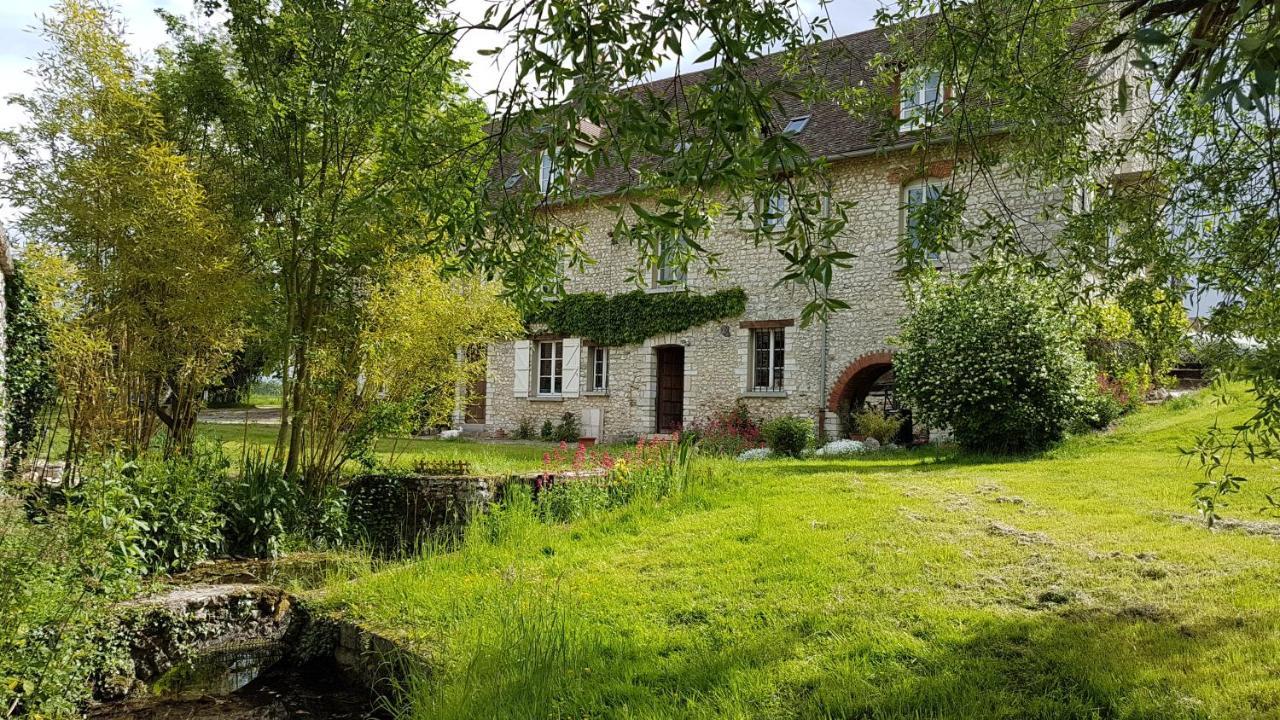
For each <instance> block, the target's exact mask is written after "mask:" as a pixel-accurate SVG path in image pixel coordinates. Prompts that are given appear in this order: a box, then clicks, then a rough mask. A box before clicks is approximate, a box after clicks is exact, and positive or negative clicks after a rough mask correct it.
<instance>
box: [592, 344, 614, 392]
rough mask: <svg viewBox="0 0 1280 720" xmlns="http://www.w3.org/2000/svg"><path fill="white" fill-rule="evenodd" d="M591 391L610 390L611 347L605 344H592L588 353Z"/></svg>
mask: <svg viewBox="0 0 1280 720" xmlns="http://www.w3.org/2000/svg"><path fill="white" fill-rule="evenodd" d="M587 368H588V372H589V375H588V378H589V380H588V382H587V387H588V391H589V392H593V393H607V392H609V348H607V347H605V346H603V345H592V346H591V349H590V350H589V351H588V353H587Z"/></svg>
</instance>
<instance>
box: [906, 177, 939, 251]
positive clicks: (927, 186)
mask: <svg viewBox="0 0 1280 720" xmlns="http://www.w3.org/2000/svg"><path fill="white" fill-rule="evenodd" d="M945 187H946V184H945V183H943V182H942V181H941V180H932V179H924V180H916V181H915V182H911V183H908V184H907V185H905V186H904V187H903V188H902V231H903V232H904V233H905V234H906V236H907V239H908V240H909V241H910V242H911V247H913V248H918V247H920V222H921V217H922V215H923V213H924V212H925V207H926V206H927V205H928V204H929V203H931V202H934V201H935V200H937V199H938V198H940V197H942V191H943V189H944V188H945ZM929 258H930V259H931V260H937V259H938V253H936V252H930V253H929Z"/></svg>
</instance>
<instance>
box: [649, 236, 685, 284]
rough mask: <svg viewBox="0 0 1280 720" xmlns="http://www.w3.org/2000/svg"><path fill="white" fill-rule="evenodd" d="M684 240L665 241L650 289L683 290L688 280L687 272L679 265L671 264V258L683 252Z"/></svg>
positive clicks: (659, 252) (659, 253) (659, 249)
mask: <svg viewBox="0 0 1280 720" xmlns="http://www.w3.org/2000/svg"><path fill="white" fill-rule="evenodd" d="M683 245H684V238H678V239H674V240H663V241H662V243H661V244H660V246H659V248H658V258H657V261H656V263H655V264H654V268H653V276H652V277H651V278H650V287H652V288H654V289H656V290H674V289H678V288H682V287H684V285H685V281H686V280H687V278H686V277H685V271H684V269H683V268H681V267H680V266H679V265H678V264H676V263H672V262H671V256H672V255H675V254H678V253H680V252H681V251H682V250H683V247H682V246H683Z"/></svg>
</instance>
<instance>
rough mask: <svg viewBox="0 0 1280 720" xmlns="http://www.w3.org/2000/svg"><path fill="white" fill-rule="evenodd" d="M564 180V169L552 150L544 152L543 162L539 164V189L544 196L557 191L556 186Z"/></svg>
mask: <svg viewBox="0 0 1280 720" xmlns="http://www.w3.org/2000/svg"><path fill="white" fill-rule="evenodd" d="M563 178H564V168H563V167H561V165H560V163H559V162H557V161H556V158H555V156H554V155H552V154H551V151H550V150H543V151H542V160H541V161H540V162H539V163H538V189H539V190H541V191H542V194H543V195H546V194H548V193H550V192H551V191H553V190H555V188H556V185H558V184H559V183H560V181H561V180H562V179H563Z"/></svg>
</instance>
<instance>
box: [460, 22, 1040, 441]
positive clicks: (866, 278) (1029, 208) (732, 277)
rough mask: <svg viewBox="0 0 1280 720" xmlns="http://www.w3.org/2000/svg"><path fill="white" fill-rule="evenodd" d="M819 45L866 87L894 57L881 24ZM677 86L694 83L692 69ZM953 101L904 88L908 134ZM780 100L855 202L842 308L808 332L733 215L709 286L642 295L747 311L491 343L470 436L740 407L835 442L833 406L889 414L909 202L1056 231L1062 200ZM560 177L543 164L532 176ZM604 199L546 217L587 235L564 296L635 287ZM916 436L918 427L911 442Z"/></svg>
mask: <svg viewBox="0 0 1280 720" xmlns="http://www.w3.org/2000/svg"><path fill="white" fill-rule="evenodd" d="M823 46H829V48H831V49H839V50H842V51H844V52H841V53H836V54H833V55H832V56H833V57H837V56H838V57H839V58H840V59H838V60H832V63H833V64H836V63H839V67H833V68H830V70H831V71H832V72H831V73H830V77H838V78H842V80H841V81H842V82H847V83H850V84H851V85H858V84H862V83H870V82H871V78H872V70H871V69H870V67H869V66H868V62H867V61H868V60H869V59H870V58H872V57H873V56H874V55H875V54H876V53H878V52H881V51H885V50H887V48H888V44H887V41H886V39H885V37H884V35H883V33H882V31H876V30H873V31H869V32H864V33H857V34H854V35H849V36H844V37H840V38H836V39H833V40H829V41H826V42H825V43H823V44H822V45H820V46H819V50H824V49H826V48H824V47H823ZM761 62H762V63H768V62H770V58H768V57H766V58H763V59H762V60H761ZM683 80H684V82H685V83H690V82H693V80H692V79H691V76H688V75H686V76H685V77H684V79H683ZM662 82H669V81H658V83H662ZM946 93H947V88H944V87H939V84H938V82H937V80H936V78H935V79H932V80H928V79H926V80H925V81H924V82H923V83H922V84H921V86H918V87H914V88H906V89H905V92H902V93H901V97H900V98H899V105H898V108H897V110H898V113H899V117H900V119H901V120H902V121H903V124H904V125H905V126H906V129H908V130H909V129H910V125H911V118H912V116H913V114H915V113H916V112H918V109H919V108H920V107H921V106H923V105H926V104H930V103H937V102H939V101H940V100H941V99H942V98H943V97H944V96H945V95H946ZM783 105H784V109H785V110H786V111H787V113H789V114H786V115H784V116H780V117H779V118H778V119H777V120H778V127H779V129H784V128H785V130H784V131H785V132H788V134H790V135H791V137H792V139H793V140H795V142H796V143H798V144H799V145H800V146H801V147H803V148H804V149H805V150H806V151H807V152H808V153H809V154H810V155H811V156H812V157H816V158H823V159H824V160H826V161H827V163H828V167H829V177H830V180H831V183H832V189H831V193H832V198H833V199H836V200H841V201H849V202H851V203H853V210H852V212H851V213H850V216H849V221H850V222H849V226H848V227H847V228H846V230H845V231H844V233H842V235H843V236H844V237H846V238H852V239H853V241H852V244H851V246H849V247H843V246H842V247H841V249H842V250H847V251H850V252H852V253H854V254H855V255H856V259H855V260H853V261H852V267H851V268H849V269H846V270H843V271H839V272H838V273H837V274H836V275H835V277H834V278H833V281H832V283H831V286H830V295H831V296H833V297H836V298H839V299H841V300H844V301H845V302H847V303H848V304H849V306H850V309H848V310H841V311H839V312H836V313H834V314H832V315H831V316H830V317H829V318H828V319H827V320H826V321H816V322H814V323H812V324H810V325H809V326H807V327H802V326H801V323H800V315H801V310H802V308H803V307H804V306H805V304H806V303H807V302H808V301H809V299H810V297H809V296H808V295H807V294H806V291H805V290H803V289H801V288H798V287H792V286H789V285H782V286H777V285H776V282H777V280H778V278H779V277H781V276H782V275H783V274H784V273H785V272H786V262H785V260H784V259H783V258H782V257H781V256H780V255H779V254H778V253H777V251H776V250H775V249H774V248H772V247H769V246H768V245H767V244H764V245H757V244H756V243H755V242H754V241H753V239H752V231H751V230H750V229H747V228H744V227H743V225H742V224H741V222H740V221H739V220H737V219H735V218H733V217H720V218H716V219H715V227H714V230H713V231H712V233H711V235H710V237H709V238H708V240H707V241H706V242H705V243H704V246H705V247H706V249H707V250H708V251H710V252H714V253H719V254H720V255H721V257H722V259H723V265H724V268H723V272H722V273H720V274H718V275H717V276H716V277H710V276H708V275H706V274H703V273H700V272H699V271H698V270H697V269H695V268H690V271H689V272H688V274H687V276H685V277H681V276H680V274H679V272H678V271H676V270H674V269H667V268H659V269H657V270H656V271H655V272H654V273H653V276H654V277H653V282H651V283H650V286H649V287H648V288H646V291H647V292H652V293H659V292H673V291H674V292H688V293H704V294H705V293H710V292H714V291H716V290H722V289H727V288H742V289H743V290H744V291H745V294H746V310H745V312H744V313H743V314H742V315H741V316H740V317H733V318H726V319H723V320H719V321H714V322H708V323H706V324H703V325H700V326H697V327H691V328H689V329H687V330H685V331H682V332H677V333H672V334H667V335H660V336H657V337H650V338H647V339H646V340H644V341H643V342H641V343H638V344H632V345H625V346H619V347H595V346H593V345H591V344H590V343H589V342H587V341H584V340H583V339H582V338H578V337H558V336H545V335H536V334H535V335H532V336H530V337H528V338H526V339H522V340H517V341H514V342H502V343H496V344H492V345H490V346H489V347H488V365H487V376H486V379H485V382H484V384H483V386H482V388H476V391H477V392H476V395H475V396H474V397H473V398H472V403H471V404H470V405H469V406H468V407H467V409H466V412H465V418H463V417H461V416H462V415H463V414H464V413H462V412H461V411H460V412H459V416H460V417H459V419H460V420H464V422H465V423H466V424H464V428H466V429H471V430H476V431H484V432H488V433H491V434H508V435H509V434H511V433H514V432H515V431H516V429H517V427H518V426H519V425H520V424H521V423H522V421H523V422H525V423H528V424H531V425H532V426H533V427H534V428H535V429H536V428H538V427H539V426H541V425H542V423H543V422H544V421H545V420H552V421H553V422H554V421H556V420H558V419H559V418H561V417H562V416H563V414H564V413H573V414H574V415H576V416H577V417H578V418H579V420H580V422H581V424H582V434H583V437H593V438H597V439H600V440H617V439H622V438H629V437H636V436H643V435H646V434H651V433H663V432H668V431H670V430H673V429H676V428H679V427H682V426H688V425H690V424H692V423H695V422H697V421H700V420H704V419H706V418H707V417H708V415H709V414H710V413H711V412H712V411H713V410H714V409H716V408H722V407H725V406H727V405H730V404H732V403H734V402H736V401H739V400H741V401H743V402H745V403H747V404H748V405H749V406H750V408H751V409H752V410H753V411H754V412H755V413H756V414H757V415H758V416H761V417H772V416H777V415H782V414H790V415H797V416H803V417H807V418H810V419H812V420H813V421H814V422H815V424H816V426H817V428H818V429H819V431H820V433H822V434H825V435H827V436H835V435H836V434H837V433H838V431H839V420H838V413H839V411H840V409H841V408H842V406H852V407H862V406H864V404H868V405H872V406H879V407H882V408H884V409H885V410H886V411H887V412H894V411H896V410H897V408H896V404H895V402H894V400H893V394H892V372H891V370H892V365H891V362H892V356H893V346H892V341H891V339H890V338H891V337H892V336H893V335H894V334H895V333H896V331H897V330H898V329H899V322H900V320H901V319H902V318H903V316H904V315H905V314H906V312H907V310H908V308H907V302H906V299H905V296H904V292H903V285H902V283H901V281H900V280H899V279H898V277H897V276H896V274H895V273H896V271H897V270H898V267H899V266H898V262H899V261H898V257H897V249H898V246H899V240H900V238H901V237H902V236H903V234H904V233H907V232H909V231H910V228H908V220H907V218H908V211H907V208H908V207H909V206H911V205H914V204H917V203H920V202H925V201H927V200H928V199H929V198H930V197H931V196H932V195H933V194H934V193H936V192H937V191H938V189H939V188H940V187H942V186H944V185H946V184H948V183H950V184H953V185H959V184H963V185H964V186H966V188H967V189H968V192H969V200H968V205H967V212H971V213H975V214H981V213H982V212H983V211H984V210H988V209H994V208H995V206H996V204H997V203H999V204H1000V206H1001V208H1002V209H1004V210H1006V211H1007V212H1012V213H1015V214H1016V217H1018V218H1020V221H1019V222H1021V223H1024V224H1025V227H1024V228H1023V229H1024V230H1025V231H1026V233H1027V234H1029V235H1031V236H1036V235H1038V234H1041V233H1043V234H1045V235H1049V234H1052V233H1053V232H1054V230H1055V226H1056V224H1057V222H1058V221H1057V220H1056V219H1055V217H1056V216H1059V215H1060V208H1061V205H1062V201H1063V197H1064V196H1063V194H1062V193H1061V192H1057V191H1055V192H1045V191H1042V190H1038V189H1032V188H1027V187H1022V186H1019V185H1018V184H1017V182H1016V181H1014V180H1012V179H1009V178H1003V179H1000V178H998V179H997V182H998V183H999V185H998V186H997V187H998V192H996V191H993V190H991V189H990V187H991V183H990V176H989V175H987V176H985V177H984V178H982V179H981V181H980V179H979V177H978V176H979V174H980V173H979V172H978V171H977V169H976V168H969V167H967V166H966V165H965V163H964V162H958V163H957V162H955V161H954V160H953V159H952V158H953V157H954V156H952V155H947V156H938V157H930V156H924V157H922V156H921V154H920V151H919V150H918V149H914V148H913V146H914V145H915V144H916V140H915V138H913V137H910V135H909V134H908V135H905V136H904V137H903V140H902V141H901V142H900V143H899V144H897V145H893V144H890V146H889V147H888V148H887V149H886V147H885V143H884V142H883V141H882V138H880V137H877V136H876V134H875V130H874V127H875V123H871V122H867V121H865V120H864V119H860V118H857V117H854V116H853V115H851V114H850V113H849V112H848V111H847V110H845V109H844V108H842V107H840V106H838V105H835V104H818V105H815V106H812V107H800V106H794V105H795V103H794V102H792V105H793V107H789V108H788V107H786V104H785V103H783ZM554 173H555V168H554V167H552V168H548V167H547V163H546V162H545V159H544V163H543V168H542V174H543V177H541V178H539V181H540V182H546V181H547V179H548V177H549V176H552V175H553V174H554ZM609 203H610V198H609V197H608V194H607V192H594V193H593V192H586V193H582V194H581V196H580V197H579V198H578V199H575V200H570V201H566V202H563V203H559V204H557V205H556V206H555V207H554V208H552V209H551V210H550V212H554V213H555V216H556V219H557V221H560V222H564V223H567V224H571V225H577V226H580V227H582V228H584V229H585V238H586V242H585V247H584V248H583V249H584V251H585V252H586V253H587V254H588V255H589V256H590V257H592V258H593V259H594V260H595V263H594V264H593V265H590V266H588V267H587V268H586V269H584V270H581V271H577V270H570V271H568V272H567V273H566V276H565V278H564V289H565V292H566V293H580V292H598V293H604V294H606V295H615V294H618V293H625V292H631V291H634V290H636V285H635V283H634V281H633V280H632V278H633V276H634V272H635V268H636V264H637V260H636V257H635V251H634V249H633V248H631V247H630V246H628V245H627V244H626V243H618V244H615V243H613V242H612V240H611V233H610V231H611V229H612V227H613V224H614V222H615V221H616V215H615V214H614V212H613V211H612V210H610V209H608V208H607V207H606V206H607V205H609ZM757 221H758V220H757ZM937 263H938V265H939V266H940V267H941V268H943V269H944V271H945V270H948V269H950V270H956V269H960V268H961V267H962V266H963V263H964V260H963V259H962V258H951V257H945V256H943V257H939V258H937ZM672 280H674V281H675V282H670V281H672ZM480 396H482V397H483V401H482V402H481V397H480ZM908 427H909V424H908ZM906 432H907V433H910V431H909V430H907V431H906ZM921 435H922V433H921V432H920V429H919V428H917V431H916V436H917V437H920V436H921ZM908 437H909V435H904V436H903V438H904V439H907V438H908Z"/></svg>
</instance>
